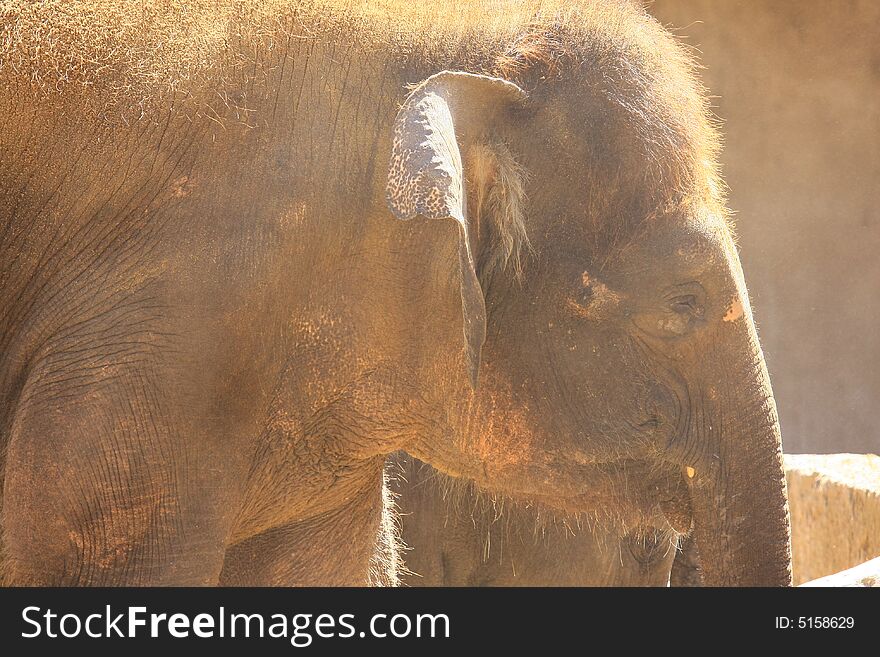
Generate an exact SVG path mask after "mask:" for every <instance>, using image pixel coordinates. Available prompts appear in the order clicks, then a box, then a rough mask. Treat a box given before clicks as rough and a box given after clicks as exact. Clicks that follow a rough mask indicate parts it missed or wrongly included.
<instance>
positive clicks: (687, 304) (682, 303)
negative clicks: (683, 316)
mask: <svg viewBox="0 0 880 657" xmlns="http://www.w3.org/2000/svg"><path fill="white" fill-rule="evenodd" d="M669 307H670V308H672V310H674V311H675V312H677V313H686V312H693V311H695V310H696V309H697V298H696V297H695V296H694V295H693V294H685V295H682V296H679V297H675V298H673V299H672V300H670V302H669Z"/></svg>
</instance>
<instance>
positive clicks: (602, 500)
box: [528, 459, 693, 534]
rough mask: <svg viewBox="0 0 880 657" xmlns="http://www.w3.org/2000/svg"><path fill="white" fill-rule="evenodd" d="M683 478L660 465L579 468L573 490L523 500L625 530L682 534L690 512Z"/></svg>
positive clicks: (607, 464)
mask: <svg viewBox="0 0 880 657" xmlns="http://www.w3.org/2000/svg"><path fill="white" fill-rule="evenodd" d="M685 476H686V474H685V472H684V471H682V470H680V469H679V468H677V467H674V466H670V465H668V464H665V463H656V462H652V461H648V460H634V459H626V460H621V461H613V462H605V463H600V464H591V465H590V466H581V468H580V474H579V475H578V476H577V479H578V485H577V487H576V488H577V492H575V490H570V494H569V495H564V494H563V495H561V496H558V497H557V496H552V495H546V494H545V495H540V494H539V495H537V496H535V495H530V496H528V497H530V498H531V499H532V500H533V501H536V502H539V503H541V504H542V505H545V506H548V507H556V508H557V509H559V508H560V507H561V508H562V509H563V510H565V511H568V512H571V513H575V514H583V513H586V514H589V515H590V516H592V517H596V518H597V519H599V520H601V519H602V518H607V519H608V520H610V521H611V522H612V523H614V524H619V525H622V526H623V528H625V529H627V530H637V529H639V528H643V529H644V528H650V529H655V530H664V531H667V530H670V529H671V530H672V531H674V532H675V533H676V534H687V533H689V532H690V530H691V524H692V519H693V511H692V507H691V497H690V491H689V489H688V486H687V483H686V480H685ZM560 492H561V491H560ZM535 497H537V498H538V499H535ZM541 498H543V499H541Z"/></svg>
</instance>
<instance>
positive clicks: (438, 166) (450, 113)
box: [385, 71, 526, 388]
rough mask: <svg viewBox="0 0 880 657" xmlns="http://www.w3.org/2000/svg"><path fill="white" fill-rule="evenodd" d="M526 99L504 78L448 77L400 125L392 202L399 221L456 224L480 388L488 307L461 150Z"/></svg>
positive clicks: (414, 103)
mask: <svg viewBox="0 0 880 657" xmlns="http://www.w3.org/2000/svg"><path fill="white" fill-rule="evenodd" d="M525 98H526V94H525V92H524V91H523V90H522V89H520V88H519V87H518V86H516V85H515V84H513V83H511V82H507V81H506V80H502V79H500V78H492V77H488V76H485V75H476V74H473V73H461V72H453V71H444V72H442V73H437V74H436V75H432V76H431V77H429V78H427V79H426V80H424V81H423V82H421V83H420V84H419V85H418V86H416V87H415V88H414V89H413V90H412V92H411V93H410V95H409V96H408V98H407V100H406V102H405V103H404V104H403V107H401V108H400V111H399V112H398V114H397V118H396V120H395V122H394V136H393V143H392V150H391V162H390V164H389V170H388V185H387V187H386V194H385V196H386V200H387V201H388V207H389V208H390V209H391V212H393V213H394V216H396V217H397V218H398V219H404V220H406V219H412V218H413V217H416V216H423V217H425V218H427V219H454V220H455V221H456V222H458V226H459V241H458V262H459V269H460V278H461V305H462V315H463V318H464V319H463V324H464V326H463V328H464V342H465V355H466V362H467V367H468V376H469V379H470V382H471V385H472V386H473V387H474V388H476V387H477V380H478V376H479V371H480V354H481V351H482V348H483V343H484V342H485V340H486V302H485V299H484V298H483V290H482V288H481V287H480V282H479V280H478V278H477V268H476V263H475V262H474V255H473V251H472V248H471V234H470V226H469V223H468V213H467V201H466V198H467V197H466V194H465V186H464V185H465V182H464V181H465V174H464V170H463V166H462V157H461V147H460V145H461V144H463V143H464V142H465V141H467V140H473V139H474V138H475V137H476V136H479V135H481V134H483V133H484V132H485V131H486V129H487V128H488V127H489V126H490V124H491V121H492V119H493V118H494V117H496V116H497V114H498V113H499V112H500V111H502V110H503V109H504V108H505V107H509V106H510V105H512V104H516V103H521V102H523V101H524V100H525Z"/></svg>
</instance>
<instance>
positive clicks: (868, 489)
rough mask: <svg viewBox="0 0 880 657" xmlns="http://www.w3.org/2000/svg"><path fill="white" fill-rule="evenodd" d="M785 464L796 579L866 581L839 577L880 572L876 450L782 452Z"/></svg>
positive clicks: (879, 481) (830, 582)
mask: <svg viewBox="0 0 880 657" xmlns="http://www.w3.org/2000/svg"><path fill="white" fill-rule="evenodd" d="M785 470H786V479H787V481H788V497H789V503H790V506H791V525H792V560H793V564H792V565H793V570H794V583H795V584H796V585H798V584H803V583H805V582H811V580H818V579H819V578H826V579H827V580H828V581H827V582H823V583H818V584H816V586H844V585H846V586H857V585H859V586H864V585H866V584H843V583H842V582H849V581H858V580H859V578H861V579H862V580H864V581H868V580H869V579H871V577H872V576H871V575H870V572H871V568H873V573H874V575H873V576H874V577H876V576H877V575H878V574H880V560H877V559H875V557H878V556H880V456H876V455H874V454H786V455H785ZM872 559H873V560H874V561H873V562H871V561H870V560H872ZM864 562H869V563H864ZM872 564H873V565H872ZM863 567H865V569H862V568H863ZM850 569H852V571H850ZM842 571H846V572H842ZM856 571H858V572H856ZM853 573H855V574H853ZM865 573H868V574H867V575H866V574H865ZM828 576H831V577H828ZM866 578H867V579H866ZM836 582H841V583H836Z"/></svg>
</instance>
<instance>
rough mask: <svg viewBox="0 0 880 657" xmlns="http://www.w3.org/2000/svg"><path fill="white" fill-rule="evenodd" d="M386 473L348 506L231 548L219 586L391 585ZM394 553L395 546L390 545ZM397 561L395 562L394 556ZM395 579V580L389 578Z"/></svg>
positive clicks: (297, 522) (269, 532) (270, 531)
mask: <svg viewBox="0 0 880 657" xmlns="http://www.w3.org/2000/svg"><path fill="white" fill-rule="evenodd" d="M381 486H382V474H381V472H379V473H377V481H376V482H375V485H372V486H369V487H367V488H366V489H364V490H362V491H361V492H360V493H358V494H357V495H356V496H354V497H353V498H352V499H351V500H350V501H347V502H346V503H344V504H342V505H340V506H339V507H337V508H334V509H332V510H330V511H328V512H326V513H322V514H320V515H317V516H315V517H312V518H308V519H305V520H299V521H295V522H289V523H286V524H284V525H281V526H279V527H275V528H272V529H269V530H266V531H264V532H262V533H260V534H257V535H256V536H252V537H250V538H247V539H245V540H242V541H240V542H239V543H236V544H235V545H233V546H231V547H230V548H229V549H228V550H227V552H226V560H225V561H224V563H223V570H222V572H221V575H220V585H221V586H366V585H371V584H376V583H384V584H387V583H390V582H389V578H388V576H387V571H386V566H387V565H388V564H387V563H385V562H386V561H387V560H388V548H389V546H388V545H387V544H386V543H387V540H386V538H387V537H386V536H385V534H386V531H385V530H386V525H387V521H388V518H387V513H388V512H389V510H388V509H387V508H386V501H385V500H383V495H382V488H381ZM390 547H391V551H392V553H393V551H394V549H395V546H390ZM392 559H396V557H392ZM391 578H392V579H393V575H392V577H391Z"/></svg>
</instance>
